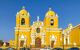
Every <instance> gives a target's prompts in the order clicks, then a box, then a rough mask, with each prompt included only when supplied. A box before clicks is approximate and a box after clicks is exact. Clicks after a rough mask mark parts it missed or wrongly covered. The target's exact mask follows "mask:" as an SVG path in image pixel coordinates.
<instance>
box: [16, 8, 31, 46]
mask: <svg viewBox="0 0 80 50" xmlns="http://www.w3.org/2000/svg"><path fill="white" fill-rule="evenodd" d="M15 41H16V46H17V47H26V46H29V45H30V15H29V12H27V11H26V9H25V7H22V10H20V11H19V12H17V14H16V27H15Z"/></svg>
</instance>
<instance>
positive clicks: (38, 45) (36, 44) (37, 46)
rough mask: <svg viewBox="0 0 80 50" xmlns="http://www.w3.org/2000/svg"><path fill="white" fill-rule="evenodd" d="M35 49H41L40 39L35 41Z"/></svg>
mask: <svg viewBox="0 0 80 50" xmlns="http://www.w3.org/2000/svg"><path fill="white" fill-rule="evenodd" d="M35 47H36V48H40V47H41V39H40V38H39V37H37V38H36V39H35Z"/></svg>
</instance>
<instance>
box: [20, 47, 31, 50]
mask: <svg viewBox="0 0 80 50" xmlns="http://www.w3.org/2000/svg"><path fill="white" fill-rule="evenodd" d="M20 50H30V48H25V47H24V48H20Z"/></svg>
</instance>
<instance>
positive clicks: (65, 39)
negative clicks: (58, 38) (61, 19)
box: [64, 36, 66, 45]
mask: <svg viewBox="0 0 80 50" xmlns="http://www.w3.org/2000/svg"><path fill="white" fill-rule="evenodd" d="M64 45H66V37H65V36H64Z"/></svg>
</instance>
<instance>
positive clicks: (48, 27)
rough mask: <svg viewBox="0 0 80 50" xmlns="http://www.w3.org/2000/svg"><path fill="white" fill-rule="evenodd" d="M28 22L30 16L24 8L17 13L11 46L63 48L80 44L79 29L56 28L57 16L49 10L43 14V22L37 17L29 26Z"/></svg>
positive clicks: (70, 27) (70, 26)
mask: <svg viewBox="0 0 80 50" xmlns="http://www.w3.org/2000/svg"><path fill="white" fill-rule="evenodd" d="M30 20H31V19H30V14H29V12H28V11H26V10H25V8H24V7H23V8H22V9H21V10H20V11H19V12H17V14H16V26H15V28H14V29H15V40H14V41H11V40H10V45H11V46H15V47H32V48H42V47H45V46H46V47H52V48H63V47H65V46H69V45H68V44H70V45H73V43H74V45H77V44H80V40H79V39H80V34H79V33H80V31H79V30H80V29H78V28H76V29H73V27H72V25H71V24H70V25H69V27H68V28H66V29H65V30H62V29H61V28H58V15H57V14H56V13H55V12H54V11H53V10H52V9H51V8H49V10H48V11H47V12H46V13H45V17H44V20H43V21H40V20H39V16H38V17H37V20H36V21H34V22H33V24H32V25H30ZM74 32H75V33H74ZM77 33H78V34H77ZM77 35H78V36H77ZM74 39H76V42H74V41H75V40H74ZM77 39H78V40H77Z"/></svg>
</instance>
